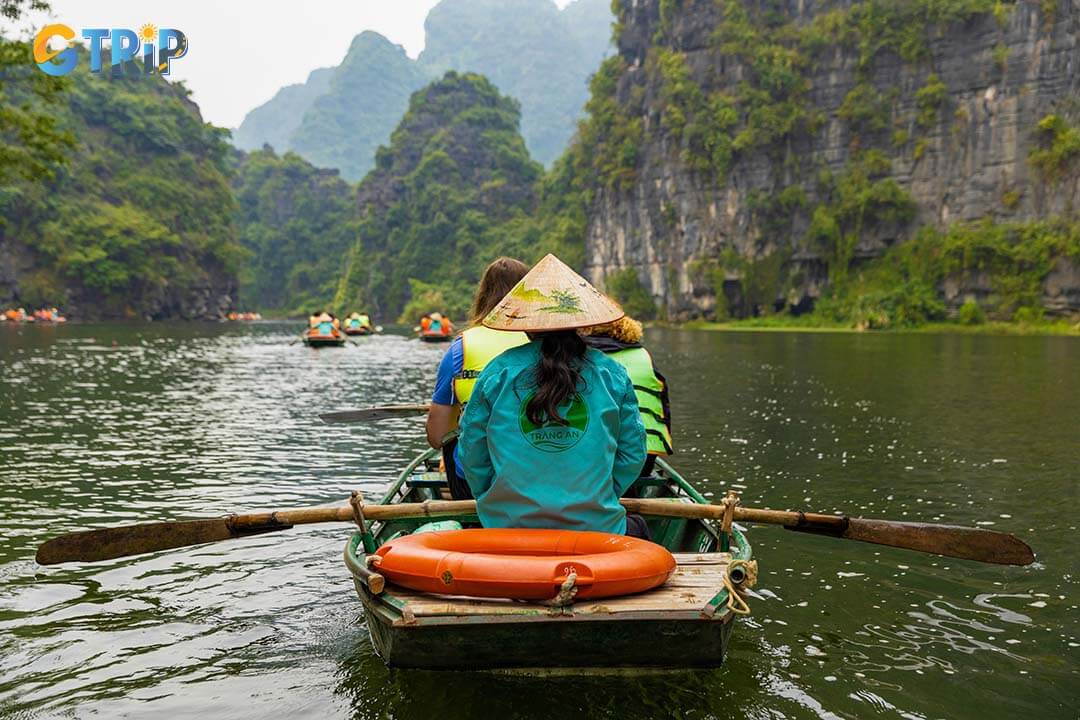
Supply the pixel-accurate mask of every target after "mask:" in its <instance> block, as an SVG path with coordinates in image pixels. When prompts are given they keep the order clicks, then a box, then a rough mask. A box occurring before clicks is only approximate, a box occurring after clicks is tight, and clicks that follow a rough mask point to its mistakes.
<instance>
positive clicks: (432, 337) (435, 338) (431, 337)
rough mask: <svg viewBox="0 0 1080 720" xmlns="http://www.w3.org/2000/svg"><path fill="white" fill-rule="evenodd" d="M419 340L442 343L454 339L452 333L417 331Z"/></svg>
mask: <svg viewBox="0 0 1080 720" xmlns="http://www.w3.org/2000/svg"><path fill="white" fill-rule="evenodd" d="M419 337H420V340H421V341H422V342H429V343H442V342H450V341H451V340H453V339H454V336H453V335H443V334H442V333H424V332H422V333H419Z"/></svg>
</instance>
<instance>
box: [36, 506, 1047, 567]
mask: <svg viewBox="0 0 1080 720" xmlns="http://www.w3.org/2000/svg"><path fill="white" fill-rule="evenodd" d="M622 504H623V506H624V507H625V508H626V509H627V510H628V511H630V512H636V513H639V514H642V515H661V516H665V517H684V518H697V519H702V520H708V519H712V520H719V519H721V518H722V517H723V514H724V506H723V505H697V504H690V503H680V502H670V501H665V500H636V499H629V498H628V499H624V500H623V501H622ZM475 512H476V502H475V501H473V500H456V501H455V500H447V501H428V502H423V503H404V504H399V505H364V506H363V513H364V517H365V518H366V519H368V520H380V521H381V520H394V519H400V518H419V517H443V516H447V515H469V514H473V513H475ZM735 519H736V520H740V521H743V522H751V523H767V524H771V525H783V526H784V527H786V528H788V529H790V530H797V531H800V532H811V533H819V534H824V535H831V536H833V537H839V538H845V539H847V540H860V541H862V542H870V543H877V544H879V545H889V546H892V547H898V548H906V549H908V550H918V551H920V552H927V553H933V554H937V555H947V556H949V557H956V558H963V559H965V560H977V561H979V562H986V563H996V564H1000V565H1028V564H1030V563H1032V562H1034V560H1035V555H1034V553H1032V551H1031V548H1030V547H1028V546H1027V545H1026V544H1025V543H1024V542H1023V541H1022V540H1020V539H1019V538H1016V537H1014V536H1013V535H1009V534H1007V533H1002V532H997V531H995V530H984V529H982V528H966V527H954V526H951V525H932V524H927V523H910V522H896V521H891V520H863V519H861V518H846V517H840V516H836V515H820V514H816V513H800V512H788V511H781V510H757V509H754V508H742V507H736V508H735ZM352 521H353V509H352V507H351V506H349V505H339V506H329V507H313V508H301V509H299V510H278V511H276V512H262V513H248V514H244V515H228V516H226V517H219V518H210V519H205V520H181V521H172V522H157V523H146V524H143V525H128V526H125V527H116V528H102V529H100V530H88V531H85V532H76V533H70V534H68V535H61V536H60V537H57V538H53V539H52V540H49V541H48V542H46V543H44V544H43V545H42V546H41V547H40V548H38V552H37V561H38V562H39V563H40V564H42V565H55V564H57V563H63V562H94V561H96V560H112V559H114V558H120V557H127V556H129V555H140V554H142V553H148V552H157V551H159V550H170V549H172V548H180V547H187V546H190V545H201V544H202V543H208V542H216V541H218V540H227V539H229V538H237V537H245V536H248V535H256V534H260V533H265V532H274V531H275V530H288V529H289V528H291V527H293V526H294V525H306V524H310V523H326V522H352Z"/></svg>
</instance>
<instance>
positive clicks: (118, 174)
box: [0, 50, 243, 317]
mask: <svg viewBox="0 0 1080 720" xmlns="http://www.w3.org/2000/svg"><path fill="white" fill-rule="evenodd" d="M26 58H27V64H28V66H29V67H31V68H32V65H29V51H28V50H27V55H26ZM88 62H89V61H88V59H87V58H86V57H83V58H81V59H80V63H81V64H82V65H83V67H85V66H86V63H88ZM125 70H127V71H128V72H127V73H125V75H124V76H123V77H118V78H113V77H110V76H109V74H108V73H104V74H90V73H86V72H76V73H72V74H71V75H69V76H68V77H67V78H66V80H65V83H64V85H63V88H62V89H60V90H58V91H57V92H58V96H57V97H56V102H55V103H52V104H50V105H49V106H48V109H47V111H48V112H49V113H52V114H54V115H55V117H56V125H55V126H56V128H57V129H58V130H60V131H62V132H64V133H69V134H70V136H71V137H73V138H77V140H78V141H77V144H76V145H75V147H74V149H73V150H72V151H71V152H70V156H69V157H68V159H67V160H68V161H67V164H66V165H64V166H60V167H56V166H51V167H50V170H52V171H53V173H54V176H53V177H52V178H51V179H49V178H48V177H45V178H42V179H38V180H27V179H23V180H17V181H15V182H11V183H10V184H7V185H5V186H4V187H3V191H2V193H0V218H3V223H2V225H0V246H2V247H3V248H4V249H5V254H6V255H7V257H9V258H12V257H14V258H15V260H14V261H13V262H14V264H15V266H16V267H19V268H23V269H24V270H23V271H22V272H19V273H18V274H17V275H16V276H15V277H14V279H13V280H12V281H11V282H10V284H8V286H7V287H0V295H7V296H8V297H6V298H0V300H15V301H18V302H21V303H24V304H26V305H37V304H44V303H54V304H61V305H66V306H69V307H74V308H77V313H78V314H79V315H80V316H82V317H92V316H148V317H176V316H180V317H206V316H217V315H218V314H219V313H220V312H222V311H224V310H227V309H228V308H229V307H230V306H231V303H232V300H233V299H234V295H235V274H236V271H237V269H238V266H239V263H240V261H241V259H242V255H243V250H242V249H241V248H240V246H239V245H238V244H237V243H236V241H235V231H234V227H233V199H232V194H231V192H230V190H229V185H228V181H227V174H228V167H227V159H226V156H227V153H228V150H229V146H228V144H227V143H226V142H225V135H226V131H224V130H220V129H218V128H214V127H212V126H210V125H207V124H206V123H204V122H203V121H202V118H201V117H200V115H199V111H198V108H197V107H196V106H195V104H194V103H192V102H191V101H190V100H189V99H188V97H187V95H188V93H187V90H186V89H185V88H184V86H183V85H182V84H180V83H170V82H166V81H165V80H164V79H162V78H160V77H158V76H156V75H155V76H147V75H143V74H142V72H141V68H136V67H134V66H132V67H129V68H125ZM29 72H30V73H31V74H32V75H31V77H30V78H23V77H16V78H15V79H14V80H6V81H5V83H4V88H3V90H4V93H5V95H7V96H9V97H12V98H14V99H16V100H17V101H18V102H19V103H25V104H26V109H25V111H26V112H31V113H33V112H39V110H37V109H36V108H39V107H40V106H38V105H37V104H36V103H37V102H38V101H39V99H40V94H39V93H38V92H37V91H36V89H35V85H36V83H35V81H34V80H33V79H32V77H33V75H36V74H38V73H37V71H36V69H31V70H30V71H29ZM35 96H37V98H36V97H35Z"/></svg>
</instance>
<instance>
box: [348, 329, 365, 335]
mask: <svg viewBox="0 0 1080 720" xmlns="http://www.w3.org/2000/svg"><path fill="white" fill-rule="evenodd" d="M342 332H344V333H345V334H346V335H371V331H370V330H367V329H365V328H360V329H357V328H345V329H344V330H343V331H342Z"/></svg>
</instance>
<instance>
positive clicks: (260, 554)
mask: <svg viewBox="0 0 1080 720" xmlns="http://www.w3.org/2000/svg"><path fill="white" fill-rule="evenodd" d="M298 331H299V328H298V327H296V326H293V325H288V324H280V323H259V324H254V325H247V326H237V325H235V324H234V325H230V326H226V325H168V324H153V325H70V326H64V327H58V328H49V327H22V328H14V327H0V496H2V497H0V537H2V538H3V542H2V543H0V717H3V718H39V717H41V718H45V717H78V718H83V717H98V718H113V717H131V718H170V719H176V718H200V719H206V718H260V719H261V718H277V717H288V718H309V717H310V718H400V719H410V718H445V719H447V720H455V719H457V718H474V717H484V718H490V719H491V720H494V719H495V718H507V717H522V718H532V717H536V718H546V717H557V718H573V717H596V718H603V717H612V718H668V717H677V718H712V717H715V718H744V717H745V718H815V717H821V718H909V719H910V718H914V719H918V718H979V719H980V720H989V719H990V718H1019V717H1024V718H1076V717H1078V716H1080V628H1078V621H1077V620H1078V612H1077V606H1078V603H1080V598H1078V580H1080V579H1078V573H1080V561H1078V559H1077V552H1076V551H1077V547H1078V546H1077V526H1078V525H1080V499H1078V487H1080V341H1078V340H1077V339H1076V338H1067V337H1066V338H1052V337H1051V338H1042V337H985V336H946V335H941V336H935V335H891V334H889V335H872V334H871V335H859V334H797V333H796V334H788V333H718V332H703V331H680V330H653V331H650V332H649V335H648V342H649V345H650V346H651V347H652V349H653V352H654V355H655V356H656V359H657V363H658V365H659V366H660V368H661V369H662V371H663V372H664V373H665V374H666V375H667V377H668V379H669V381H670V383H671V385H672V401H673V410H674V416H675V440H676V446H677V451H678V453H677V455H676V456H675V457H674V458H673V462H674V464H675V465H676V466H677V467H678V468H679V469H680V470H681V471H683V473H684V474H685V475H687V477H689V478H692V479H693V480H694V481H695V482H696V483H697V484H698V485H699V486H700V487H701V489H702V490H703V491H709V492H712V493H715V495H716V496H717V497H718V496H719V495H720V494H722V493H723V492H724V491H725V490H726V489H728V488H732V487H734V488H736V489H739V490H741V491H742V493H743V501H744V503H745V504H747V505H755V506H760V505H768V506H771V507H785V508H801V509H807V510H819V511H826V512H833V511H837V510H844V511H846V512H848V513H849V514H858V515H865V516H877V517H887V518H897V519H903V518H907V519H913V520H914V519H920V520H927V521H940V522H949V523H956V524H965V525H974V524H980V525H983V526H985V527H993V528H995V529H1002V530H1009V531H1013V532H1016V533H1018V534H1019V535H1021V536H1022V537H1024V538H1025V539H1026V540H1028V541H1029V542H1030V544H1031V545H1032V546H1033V547H1034V548H1035V550H1036V553H1037V554H1038V559H1039V562H1038V563H1037V564H1035V565H1033V566H1031V567H1027V568H1003V567H996V566H986V565H978V564H975V563H970V562H964V561H953V560H946V559H942V558H938V557H934V556H926V555H918V554H914V553H908V552H904V551H900V550H894V549H889V548H882V547H876V546H870V545H862V544H858V543H853V542H843V541H837V540H831V539H827V538H819V537H810V536H804V535H798V534H795V533H788V532H785V531H784V530H782V529H779V528H774V527H754V528H752V529H751V530H750V533H749V537H750V540H751V542H752V543H753V544H754V550H755V554H756V556H757V558H758V560H759V562H760V563H761V578H760V581H759V584H758V587H757V588H756V591H755V596H754V597H752V598H751V606H752V608H753V615H752V616H750V617H749V618H747V619H743V620H739V621H738V626H737V628H736V634H735V640H734V642H733V644H732V648H731V652H730V655H729V657H728V660H727V662H726V664H725V665H724V667H723V668H720V669H716V670H709V671H695V672H681V673H669V674H659V675H656V674H653V675H647V674H645V675H643V674H637V675H633V676H605V677H595V676H592V677H558V678H550V677H547V678H538V677H521V676H507V675H498V674H488V673H435V672H417V671H403V670H390V669H387V668H386V667H385V666H384V665H383V663H382V661H381V660H380V659H379V657H378V656H377V655H376V654H375V653H374V651H373V649H372V646H371V643H370V641H369V639H368V635H367V629H366V627H365V625H364V619H363V617H362V613H361V607H360V603H359V601H358V600H357V598H356V597H355V595H354V591H353V588H352V583H351V580H350V578H349V576H348V573H347V572H346V570H345V568H344V566H343V564H342V560H341V553H342V549H343V545H344V542H345V539H346V537H347V535H348V534H349V530H348V528H346V527H343V526H312V527H308V528H302V529H295V530H292V531H289V532H285V533H276V534H271V535H265V536H259V537H257V538H253V539H248V540H244V541H235V542H230V543H219V544H216V545H209V546H203V547H198V548H193V549H188V550H181V551H174V552H168V553H161V554H157V555H151V556H145V557H140V558H132V559H128V560H124V561H113V562H106V563H100V564H96V565H85V566H70V567H69V566H62V567H51V568H42V567H38V566H36V565H35V563H34V560H33V555H34V551H35V548H36V546H37V545H38V544H39V543H40V542H42V541H43V540H45V539H47V538H49V537H51V536H53V535H55V534H57V533H60V532H65V531H72V530H78V529H86V528H90V527H95V526H104V525H110V524H122V523H126V522H136V521H140V520H154V519H166V518H183V517H192V516H207V515H220V514H224V513H227V512H230V511H235V510H241V509H261V508H281V507H294V506H304V505H311V504H319V503H326V502H332V501H335V500H339V499H341V498H344V497H346V496H347V494H348V492H349V491H350V490H352V489H354V488H359V489H361V490H364V491H365V492H366V493H367V494H368V495H369V496H375V495H377V494H378V492H379V491H380V490H381V489H382V488H384V487H386V485H387V484H388V482H389V481H390V480H391V479H392V478H393V477H394V475H395V474H396V473H397V472H398V471H399V469H400V468H401V467H402V465H403V464H404V463H405V462H406V461H407V460H408V459H409V458H410V457H411V456H412V455H414V454H415V453H416V452H417V451H418V450H420V449H421V447H422V425H421V423H420V422H419V421H418V420H394V421H390V422H385V423H381V424H378V425H368V426H361V425H356V426H326V425H323V424H321V423H320V421H319V420H318V418H317V416H316V415H317V413H318V412H320V411H326V410H329V409H346V408H352V407H359V406H365V405H374V404H380V403H391V402H411V401H423V400H424V399H425V398H426V397H427V396H428V394H429V391H430V387H431V385H432V382H433V379H434V375H435V366H436V363H437V361H438V359H439V357H440V355H441V353H442V352H443V350H444V348H443V347H438V346H428V345H423V344H421V343H419V342H417V341H415V340H411V339H409V338H406V337H403V336H394V335H390V334H388V335H384V336H380V337H372V338H360V339H359V340H357V342H356V344H355V345H350V346H348V347H346V348H344V349H325V350H311V349H307V348H304V347H302V346H300V345H292V346H290V345H289V342H290V341H291V340H293V338H295V337H296V333H297V332H298ZM641 642H643V643H657V642H662V638H653V637H642V638H641Z"/></svg>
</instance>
